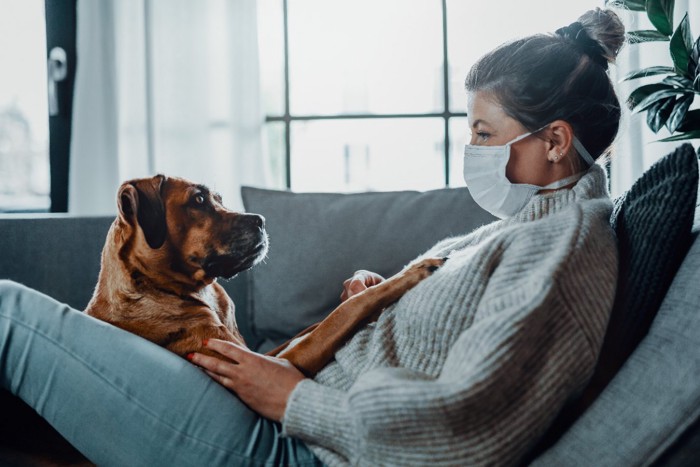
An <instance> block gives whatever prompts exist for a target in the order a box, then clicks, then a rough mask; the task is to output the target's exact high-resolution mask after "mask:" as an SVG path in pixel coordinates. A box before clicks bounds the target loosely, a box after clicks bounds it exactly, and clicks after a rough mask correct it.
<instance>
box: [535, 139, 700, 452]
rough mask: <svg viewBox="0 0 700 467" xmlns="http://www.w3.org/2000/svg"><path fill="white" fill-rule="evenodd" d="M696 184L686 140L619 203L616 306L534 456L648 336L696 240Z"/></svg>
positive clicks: (694, 159) (615, 213)
mask: <svg viewBox="0 0 700 467" xmlns="http://www.w3.org/2000/svg"><path fill="white" fill-rule="evenodd" d="M697 188H698V161H697V156H696V155H695V150H694V149H693V147H692V146H691V145H690V144H684V145H682V146H680V147H678V148H677V149H676V150H674V151H673V152H672V153H670V154H668V155H666V156H665V157H664V158H662V159H661V160H660V161H658V162H657V163H656V164H654V165H653V166H652V167H650V168H649V169H648V170H647V171H646V172H645V173H644V174H643V175H642V176H641V177H640V178H639V179H638V180H637V181H636V182H635V183H634V185H633V186H632V188H631V189H630V190H629V191H628V192H627V193H625V194H624V195H622V196H620V197H619V198H617V199H616V200H614V209H613V214H612V216H611V219H610V222H611V225H612V227H613V228H614V229H615V233H616V234H617V239H618V246H619V255H620V256H619V257H620V260H619V276H618V283H617V290H616V294H615V303H614V306H613V311H612V314H611V316H610V321H609V323H608V329H607V331H606V333H605V339H604V342H603V347H602V349H601V352H600V356H599V359H598V365H597V366H596V369H595V372H594V374H593V376H592V378H591V380H590V382H589V384H588V386H587V387H586V388H585V390H584V391H583V393H582V395H581V396H580V398H578V399H577V400H576V401H574V402H573V403H572V404H571V405H570V406H568V407H566V408H565V409H564V410H563V411H562V413H561V414H560V415H559V417H558V418H557V419H556V420H555V422H554V423H553V425H552V426H551V427H550V429H549V430H548V432H547V434H546V435H545V436H544V437H543V439H542V441H541V442H540V445H539V446H538V447H537V448H536V449H535V450H534V451H533V453H532V455H536V454H537V453H539V452H542V451H543V450H544V449H546V448H547V447H549V446H551V445H553V444H554V443H555V442H556V440H557V439H558V438H559V437H560V436H561V435H562V434H563V433H564V432H565V431H566V430H567V429H568V428H569V427H570V426H571V425H572V424H573V422H574V421H575V420H576V419H578V418H579V416H580V415H581V414H582V413H583V412H585V411H586V409H587V408H588V407H589V406H590V405H591V404H592V403H593V401H594V400H595V399H596V398H597V397H598V396H599V395H600V394H601V393H602V392H603V390H604V389H605V387H606V386H607V385H608V384H609V383H610V381H611V380H612V379H613V377H614V376H615V375H616V373H617V372H618V370H620V368H621V367H622V366H623V364H624V363H625V361H626V360H627V359H628V357H629V356H630V355H631V354H632V352H633V351H634V349H635V348H636V347H637V345H638V344H639V343H640V342H641V341H642V339H643V338H644V337H645V336H646V334H647V332H648V330H649V328H650V326H651V324H652V321H653V320H654V317H655V316H656V313H657V310H658V309H659V306H660V305H661V302H662V301H663V299H664V297H665V295H666V292H667V290H668V288H669V286H670V284H671V281H672V280H673V278H674V276H675V274H676V272H677V271H678V268H679V266H680V264H681V262H682V261H683V258H684V257H685V255H686V253H687V252H688V249H689V248H690V245H691V243H692V240H693V235H692V232H691V230H692V225H693V218H694V214H695V204H696V197H697Z"/></svg>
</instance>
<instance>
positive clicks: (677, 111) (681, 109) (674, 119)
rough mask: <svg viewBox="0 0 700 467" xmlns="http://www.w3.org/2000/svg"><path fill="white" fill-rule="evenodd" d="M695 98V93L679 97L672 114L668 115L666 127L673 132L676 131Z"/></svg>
mask: <svg viewBox="0 0 700 467" xmlns="http://www.w3.org/2000/svg"><path fill="white" fill-rule="evenodd" d="M694 98H695V94H685V95H683V96H681V97H680V98H678V100H677V101H676V104H675V106H674V107H673V110H672V111H671V115H670V116H669V117H668V121H667V122H666V128H668V131H670V132H671V133H675V132H676V130H677V129H678V127H679V126H680V124H681V122H683V119H684V118H685V115H686V114H687V113H688V108H689V107H690V104H692V103H693V99H694Z"/></svg>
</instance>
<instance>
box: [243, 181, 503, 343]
mask: <svg viewBox="0 0 700 467" xmlns="http://www.w3.org/2000/svg"><path fill="white" fill-rule="evenodd" d="M241 194H242V197H243V202H244V204H245V208H246V211H248V212H254V213H258V214H262V215H263V216H265V218H266V227H267V231H268V234H269V236H270V251H269V254H268V259H267V260H266V261H265V263H263V264H260V265H258V266H256V267H255V268H253V269H252V270H251V271H249V274H248V281H249V288H248V308H247V309H248V312H249V315H248V316H247V319H248V322H249V325H250V328H251V331H252V333H253V334H254V335H255V337H256V338H257V339H260V338H264V339H267V342H265V343H263V344H262V345H261V346H259V347H258V350H259V351H266V350H269V349H271V348H273V347H274V346H276V345H277V344H280V343H282V342H284V341H285V340H287V339H289V338H290V337H292V336H294V335H296V334H297V333H298V332H299V331H301V330H303V329H304V328H306V327H308V326H309V325H311V324H313V323H315V322H318V321H320V320H322V319H323V318H324V317H325V316H326V315H327V314H328V313H329V312H330V311H332V310H333V309H334V308H335V307H336V306H337V305H338V304H339V303H340V293H341V290H342V283H343V281H344V280H345V279H347V278H349V277H350V276H351V275H352V274H353V273H354V272H355V271H356V270H358V269H368V270H371V271H374V272H376V273H379V274H381V275H383V276H384V277H388V276H390V275H392V274H395V273H396V272H398V271H399V270H400V269H401V268H402V267H403V266H404V265H406V264H407V263H408V262H409V261H411V260H412V259H413V258H415V257H416V256H418V255H419V254H421V253H423V252H424V251H426V250H427V249H428V248H430V247H431V246H432V245H433V244H435V243H436V242H437V241H439V240H441V239H443V238H446V237H449V236H455V235H460V234H463V233H466V232H470V231H471V230H473V229H475V228H477V227H480V226H481V225H484V224H486V223H489V222H491V221H493V220H495V218H494V217H493V216H491V215H490V214H488V213H487V212H486V211H484V210H482V209H481V208H480V207H479V206H478V205H477V204H476V203H475V202H474V201H473V200H472V198H471V196H470V195H469V191H468V189H467V188H447V189H440V190H432V191H426V192H416V191H399V192H371V193H355V194H338V193H293V192H289V191H277V190H266V189H259V188H252V187H243V189H242V192H241Z"/></svg>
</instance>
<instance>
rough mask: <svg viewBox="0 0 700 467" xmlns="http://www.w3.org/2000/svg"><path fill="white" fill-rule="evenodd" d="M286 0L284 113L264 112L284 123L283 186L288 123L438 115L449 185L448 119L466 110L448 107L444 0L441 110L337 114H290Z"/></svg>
mask: <svg viewBox="0 0 700 467" xmlns="http://www.w3.org/2000/svg"><path fill="white" fill-rule="evenodd" d="M288 1H289V0H282V10H283V11H282V17H283V41H284V113H283V114H282V115H266V116H265V123H266V124H268V123H273V124H274V123H280V122H282V123H284V139H285V144H284V147H285V154H284V156H285V172H286V173H285V181H286V188H287V189H289V190H291V189H292V185H293V183H292V179H291V173H292V169H291V164H292V158H293V152H292V144H291V126H292V122H301V121H322V120H350V119H368V120H369V119H395V118H442V119H443V128H444V133H443V134H444V136H445V140H444V145H443V151H444V161H445V171H444V182H445V187H448V186H450V173H451V167H450V119H451V118H453V117H466V116H467V114H466V112H452V111H451V110H450V87H449V79H450V76H449V61H448V54H447V52H448V50H447V47H448V43H447V40H448V36H447V0H435V1H436V2H438V1H439V2H440V8H441V13H442V78H443V110H442V112H428V113H388V114H380V113H338V114H330V115H301V114H292V113H291V112H290V106H289V88H290V81H289V27H288V26H289V22H288V21H289V18H288V12H289V5H288Z"/></svg>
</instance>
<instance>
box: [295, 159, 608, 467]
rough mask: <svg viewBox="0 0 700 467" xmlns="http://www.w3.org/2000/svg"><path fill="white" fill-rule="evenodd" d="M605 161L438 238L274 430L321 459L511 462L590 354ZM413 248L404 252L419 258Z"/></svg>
mask: <svg viewBox="0 0 700 467" xmlns="http://www.w3.org/2000/svg"><path fill="white" fill-rule="evenodd" d="M611 210H612V204H611V201H610V199H609V196H608V194H607V188H606V176H605V172H604V170H603V169H602V168H601V167H599V166H597V165H595V166H593V167H592V168H591V169H589V170H588V172H587V173H586V174H585V175H584V177H583V178H581V179H580V180H579V182H578V183H577V184H576V185H575V186H574V187H573V188H572V189H564V190H558V191H555V192H551V193H547V194H542V195H535V196H534V197H533V198H532V199H531V200H530V202H529V203H528V204H527V205H526V206H525V207H524V208H523V209H522V210H521V211H520V212H519V213H518V214H517V215H515V216H514V217H512V218H508V219H504V220H501V221H497V222H494V223H491V224H488V225H486V226H484V227H482V228H480V229H477V230H476V231H474V232H472V233H470V234H468V235H465V236H461V237H454V238H449V239H446V240H443V241H442V242H439V243H438V244H437V245H435V246H434V247H433V248H431V249H430V250H429V251H427V252H426V253H425V254H423V255H421V256H420V257H419V258H418V259H420V258H423V257H444V256H448V257H449V260H448V261H447V262H446V263H445V264H444V266H442V267H441V268H440V269H438V270H437V271H436V272H435V273H434V274H433V275H432V276H430V277H428V278H427V279H425V280H424V281H423V282H421V283H420V284H418V285H417V286H416V287H415V288H413V289H412V290H410V291H409V292H407V293H406V294H405V295H404V296H403V297H402V298H401V299H400V300H399V301H398V302H396V303H395V304H393V305H392V306H390V307H388V308H387V309H386V310H385V311H384V312H383V313H382V314H381V316H380V317H379V319H378V320H377V321H376V322H374V323H371V324H369V325H367V326H366V327H365V328H363V329H362V330H360V331H359V332H358V333H357V334H355V336H354V337H353V338H352V339H351V340H350V341H349V342H348V343H347V344H346V345H345V346H344V347H343V348H341V349H340V350H339V351H338V352H337V353H336V356H335V360H334V361H332V362H331V363H329V364H328V365H327V366H326V367H325V368H324V369H323V370H322V371H321V372H319V373H318V374H317V376H316V377H315V378H314V379H313V380H312V379H306V380H303V381H302V382H300V383H299V384H298V385H297V387H296V388H295V389H294V391H293V392H292V394H291V395H290V397H289V400H288V402H287V409H286V412H285V415H284V419H283V434H284V435H285V436H292V437H296V438H300V439H302V440H304V441H305V442H306V443H307V444H308V446H309V447H310V448H311V450H312V451H313V452H314V453H315V454H316V455H317V456H318V457H319V458H320V459H321V460H322V461H323V462H324V463H326V464H329V465H348V464H351V465H425V464H430V465H512V464H515V463H517V462H518V461H519V460H520V459H521V458H522V457H523V456H524V454H526V452H527V451H528V449H529V448H531V447H532V446H533V444H534V443H535V442H536V440H537V439H538V437H539V436H540V435H541V434H543V432H544V431H545V430H546V428H547V427H548V425H549V424H550V423H551V422H552V421H553V419H554V417H555V416H556V415H557V413H558V412H559V411H560V409H561V408H562V407H563V405H564V404H565V403H566V402H567V400H569V399H570V398H571V397H572V396H574V395H575V394H577V393H578V392H579V391H580V390H582V389H583V387H584V385H585V383H586V382H587V381H588V379H589V378H590V376H591V374H592V371H593V368H594V365H595V363H596V360H597V357H598V353H599V350H600V347H601V345H602V340H603V334H604V332H605V328H606V325H607V321H608V317H609V313H610V311H611V308H612V304H613V298H614V293H615V285H616V280H617V246H616V241H615V238H614V234H613V231H612V229H611V227H610V225H609V218H610V213H611ZM418 259H417V260H418Z"/></svg>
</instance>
